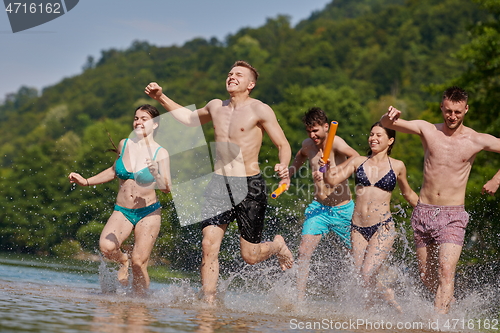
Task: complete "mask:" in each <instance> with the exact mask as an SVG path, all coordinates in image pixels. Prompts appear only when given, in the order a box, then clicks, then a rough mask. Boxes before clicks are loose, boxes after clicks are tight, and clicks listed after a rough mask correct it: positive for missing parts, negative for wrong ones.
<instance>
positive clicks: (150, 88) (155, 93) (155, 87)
mask: <svg viewBox="0 0 500 333" xmlns="http://www.w3.org/2000/svg"><path fill="white" fill-rule="evenodd" d="M144 92H145V93H146V94H147V95H148V96H149V97H151V98H153V99H155V100H158V99H160V97H161V95H163V89H162V87H160V85H159V84H158V83H156V82H151V83H150V84H148V85H147V86H146V88H145V89H144Z"/></svg>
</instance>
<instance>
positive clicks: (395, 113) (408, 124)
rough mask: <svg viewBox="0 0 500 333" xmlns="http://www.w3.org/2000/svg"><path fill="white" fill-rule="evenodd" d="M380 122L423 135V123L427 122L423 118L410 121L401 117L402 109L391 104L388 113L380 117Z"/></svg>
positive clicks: (394, 128) (390, 126) (386, 125)
mask: <svg viewBox="0 0 500 333" xmlns="http://www.w3.org/2000/svg"><path fill="white" fill-rule="evenodd" d="M380 123H381V124H382V126H384V127H386V128H390V129H393V130H396V131H398V132H402V133H408V134H417V135H422V125H423V124H424V123H427V122H426V121H423V120H411V121H408V120H404V119H401V111H399V110H398V109H396V108H395V107H393V106H389V109H388V110H387V113H385V114H384V115H383V116H382V118H380ZM427 124H428V123H427Z"/></svg>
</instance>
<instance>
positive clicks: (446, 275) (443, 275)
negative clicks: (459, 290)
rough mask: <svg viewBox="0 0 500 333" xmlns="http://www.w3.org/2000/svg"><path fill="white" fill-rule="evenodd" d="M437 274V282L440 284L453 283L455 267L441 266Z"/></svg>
mask: <svg viewBox="0 0 500 333" xmlns="http://www.w3.org/2000/svg"><path fill="white" fill-rule="evenodd" d="M439 273H440V274H439V281H440V282H442V283H453V281H454V280H455V267H454V266H453V265H450V264H442V265H441V267H440V270H439Z"/></svg>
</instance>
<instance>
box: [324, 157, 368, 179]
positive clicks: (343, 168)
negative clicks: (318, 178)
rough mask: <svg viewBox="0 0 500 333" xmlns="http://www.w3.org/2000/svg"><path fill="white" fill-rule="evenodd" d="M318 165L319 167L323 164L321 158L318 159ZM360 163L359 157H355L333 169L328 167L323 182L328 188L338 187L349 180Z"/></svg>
mask: <svg viewBox="0 0 500 333" xmlns="http://www.w3.org/2000/svg"><path fill="white" fill-rule="evenodd" d="M319 163H320V165H321V164H322V163H323V160H322V159H321V158H320V159H319ZM360 163H361V162H360V157H359V156H357V157H354V158H352V159H348V160H346V161H345V162H343V163H342V164H339V165H337V166H335V167H330V168H328V169H327V170H326V172H325V174H324V177H323V180H324V181H325V183H326V184H328V185H330V186H335V185H338V184H340V183H341V182H343V181H344V180H346V179H347V178H349V177H350V176H351V175H352V174H353V173H354V171H356V168H357V167H358V166H359V164H360Z"/></svg>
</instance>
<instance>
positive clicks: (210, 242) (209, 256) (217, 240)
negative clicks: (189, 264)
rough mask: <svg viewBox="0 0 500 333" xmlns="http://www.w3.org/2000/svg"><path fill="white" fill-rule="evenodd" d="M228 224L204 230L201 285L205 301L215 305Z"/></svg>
mask: <svg viewBox="0 0 500 333" xmlns="http://www.w3.org/2000/svg"><path fill="white" fill-rule="evenodd" d="M226 229H227V224H222V225H220V226H212V225H210V226H207V227H205V228H203V240H202V243H201V244H202V258H201V269H200V271H201V285H202V291H203V297H204V300H205V301H206V302H207V303H210V304H213V303H215V300H216V293H217V280H218V279H219V251H220V245H221V243H222V238H223V237H224V233H225V231H226Z"/></svg>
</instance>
